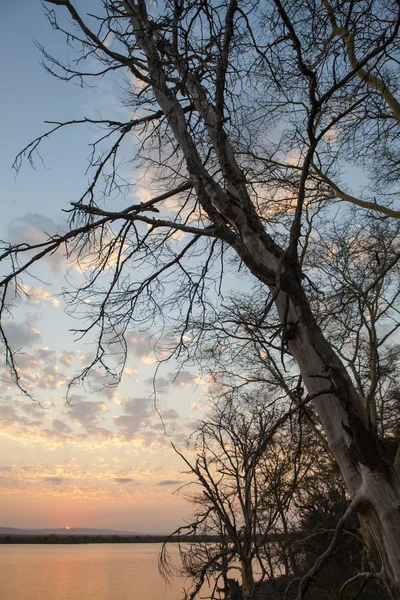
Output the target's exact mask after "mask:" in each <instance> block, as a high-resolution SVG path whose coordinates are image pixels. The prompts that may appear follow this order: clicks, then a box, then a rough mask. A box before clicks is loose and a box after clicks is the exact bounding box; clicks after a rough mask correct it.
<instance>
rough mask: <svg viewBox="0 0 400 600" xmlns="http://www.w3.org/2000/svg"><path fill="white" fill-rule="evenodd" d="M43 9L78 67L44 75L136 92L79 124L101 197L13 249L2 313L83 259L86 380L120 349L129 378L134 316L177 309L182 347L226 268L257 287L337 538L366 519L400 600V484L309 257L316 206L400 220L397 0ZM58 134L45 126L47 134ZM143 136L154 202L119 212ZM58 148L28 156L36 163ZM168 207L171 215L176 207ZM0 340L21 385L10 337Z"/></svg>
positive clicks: (55, 65) (54, 62)
mask: <svg viewBox="0 0 400 600" xmlns="http://www.w3.org/2000/svg"><path fill="white" fill-rule="evenodd" d="M45 6H47V7H48V16H49V19H50V21H51V23H52V25H53V26H54V27H55V28H56V29H57V30H59V31H61V32H64V33H66V34H67V36H68V42H69V44H70V45H72V46H73V47H75V49H76V50H77V51H78V56H79V61H77V62H72V63H71V62H67V63H63V62H62V60H59V59H57V58H54V57H51V56H50V55H49V54H47V53H46V51H45V50H43V52H44V59H45V61H46V62H47V68H48V69H49V70H50V71H51V72H53V73H54V74H55V75H56V76H58V77H61V78H63V79H66V80H69V79H74V78H80V79H81V80H83V81H84V80H85V79H87V78H89V79H90V78H92V77H95V76H99V75H101V76H104V75H107V74H108V73H109V72H111V71H113V72H115V71H118V70H124V71H125V72H126V73H127V74H128V75H129V76H130V77H133V78H134V81H135V82H136V83H135V85H136V88H135V93H134V94H132V95H131V108H132V109H133V110H134V111H135V113H136V114H135V117H134V118H133V119H128V120H127V121H126V122H120V121H117V120H115V119H112V118H111V119H110V118H108V119H97V120H96V119H90V118H88V119H83V120H82V122H83V123H87V122H90V123H91V124H95V125H96V124H97V125H98V126H99V127H100V128H103V131H101V132H100V134H99V139H98V141H97V142H96V143H95V144H94V149H93V154H92V157H91V167H92V168H93V177H92V181H91V184H90V185H89V187H88V189H87V190H86V192H85V193H84V194H83V195H82V197H81V199H80V200H78V201H77V202H76V203H73V205H72V212H71V218H70V228H69V229H68V231H67V232H66V233H62V234H54V235H52V236H50V237H48V238H47V239H45V240H44V241H43V242H41V243H37V244H33V245H27V244H12V243H11V244H5V246H4V250H3V253H2V255H1V260H2V261H4V262H5V264H6V266H7V269H8V270H9V275H7V276H6V277H4V278H3V279H2V281H1V286H2V289H3V296H2V302H1V308H2V309H3V313H4V310H5V309H6V308H7V301H8V298H9V295H8V294H7V292H9V288H10V286H12V285H16V286H17V291H18V283H19V278H20V276H21V275H22V274H23V273H24V272H26V271H27V270H29V269H31V268H33V266H34V264H35V263H36V262H37V261H39V260H41V259H42V258H43V257H44V256H46V255H48V254H51V253H52V252H56V251H60V249H61V250H62V249H63V248H66V252H67V253H68V254H72V253H74V254H75V255H76V256H77V258H78V260H82V259H83V258H84V257H90V261H91V262H90V265H91V268H92V270H91V271H90V272H89V274H88V281H87V283H86V284H85V285H84V286H83V287H82V288H80V289H79V290H74V291H73V293H72V295H71V297H70V300H71V303H72V306H73V305H75V306H80V305H81V303H82V301H83V300H84V299H85V298H86V299H87V298H88V297H90V298H91V299H93V298H94V299H95V301H96V302H95V303H94V304H95V307H94V308H97V312H96V313H95V314H94V317H93V320H92V322H91V324H90V326H88V327H85V328H84V329H82V330H81V331H80V333H82V334H84V333H85V332H87V331H88V330H90V331H94V330H96V331H97V332H98V353H97V355H96V357H95V359H94V363H93V364H92V365H91V366H93V365H94V364H98V363H100V364H102V365H103V367H104V368H105V369H106V370H107V371H110V370H111V367H110V364H109V363H108V362H107V358H106V357H107V351H108V350H110V349H113V348H114V349H115V348H118V347H119V348H120V351H121V364H120V366H123V360H124V359H123V356H124V350H125V346H124V332H125V331H126V328H127V327H128V326H129V324H130V323H132V319H135V318H136V319H139V320H141V321H143V320H150V321H151V320H154V319H155V318H160V319H163V318H164V320H165V319H166V314H167V312H168V311H173V316H177V318H178V320H179V321H180V323H181V327H180V330H179V331H180V335H181V346H182V344H185V343H186V340H185V337H184V335H185V331H186V324H187V322H188V315H190V314H191V313H193V312H197V313H198V312H200V311H202V310H203V309H205V308H206V307H207V304H208V303H209V302H210V296H209V294H208V292H209V291H210V289H211V288H212V287H213V285H215V288H214V289H215V290H216V292H217V293H218V292H219V291H220V292H221V293H223V292H224V287H223V284H222V283H221V285H220V286H219V285H218V277H219V279H220V280H221V277H222V274H223V273H224V268H225V267H223V268H222V269H221V268H220V265H221V264H222V265H224V266H225V265H231V266H230V268H231V269H232V268H233V267H232V261H233V264H234V263H235V262H236V265H237V264H238V263H239V264H240V265H245V267H246V268H247V271H248V272H249V273H250V274H251V275H252V276H253V277H254V278H255V279H257V280H258V281H259V282H260V283H261V284H262V285H263V286H264V290H265V314H266V315H267V313H268V309H269V307H270V306H272V305H273V304H274V305H275V307H276V310H277V314H278V315H279V319H280V323H281V331H280V334H281V336H282V339H283V343H284V344H285V346H287V348H288V349H289V351H290V353H291V355H292V356H293V358H294V360H295V361H296V363H297V365H298V368H299V370H300V372H301V375H302V380H303V382H304V385H305V386H306V388H307V391H308V394H309V396H310V397H312V398H313V404H314V407H315V410H316V411H317V413H318V417H319V419H320V422H321V424H322V427H323V429H324V431H325V434H326V439H327V442H328V444H329V447H330V448H331V450H332V452H333V454H334V455H335V457H336V460H337V461H338V464H339V465H340V469H341V472H342V475H343V477H344V480H345V482H346V485H347V487H348V490H349V493H350V494H351V496H352V502H351V504H350V507H349V509H348V511H347V512H346V517H345V518H344V520H343V521H342V522H341V524H340V527H343V526H344V521H345V519H346V518H348V517H349V516H350V515H351V514H352V513H353V512H354V511H357V512H359V513H360V514H362V515H363V516H364V518H365V519H366V521H367V522H368V527H369V529H370V531H371V534H372V536H373V538H374V540H375V543H376V545H377V548H378V549H379V553H380V556H381V560H382V570H381V574H380V577H381V578H382V579H383V581H384V582H385V585H386V587H387V589H388V591H389V592H390V594H391V596H392V597H393V598H397V597H398V596H399V594H400V560H399V557H400V513H399V509H398V507H399V505H400V488H399V481H398V478H397V475H396V473H395V472H394V470H393V469H392V467H391V465H390V462H388V461H387V459H386V458H385V455H384V452H383V450H382V448H381V446H380V444H379V443H378V439H377V436H376V433H375V429H374V427H373V425H372V424H371V421H370V419H369V415H368V413H367V411H366V409H365V407H364V404H363V401H362V398H361V397H360V394H359V393H358V391H357V389H356V388H355V387H354V384H353V382H352V379H351V377H350V375H349V373H348V372H347V370H346V368H345V366H344V365H343V362H342V361H341V360H340V357H339V356H338V353H337V352H335V350H334V349H333V348H332V346H331V345H330V344H329V342H328V341H327V339H326V337H325V336H324V335H323V333H322V331H321V328H320V327H319V325H318V323H317V321H316V319H315V315H314V314H313V310H312V307H311V305H310V302H309V294H308V293H307V286H306V285H305V277H304V272H303V270H302V263H301V255H302V244H304V236H303V235H302V231H303V230H302V224H303V220H304V219H303V218H304V214H305V212H304V211H305V207H306V206H307V205H308V204H314V203H318V204H320V205H321V206H329V205H330V204H332V203H337V204H338V205H339V209H340V210H341V211H342V212H343V218H344V219H346V218H347V216H346V215H347V213H346V210H345V207H346V206H347V205H348V204H349V203H350V204H351V205H356V206H359V207H361V208H365V209H368V210H370V211H372V212H373V213H374V214H375V215H376V217H377V218H379V217H381V216H384V217H388V218H393V219H397V218H398V217H399V211H398V210H396V209H395V207H393V202H394V201H395V200H396V197H397V196H396V194H397V188H396V186H397V173H398V171H397V164H398V146H397V144H398V142H397V139H398V130H399V119H400V110H399V106H400V105H399V102H398V100H397V98H396V95H397V93H398V89H397V85H398V84H397V81H398V75H399V66H398V65H399V38H398V31H399V26H400V8H399V5H398V2H397V1H396V0H392V1H390V2H386V1H385V2H384V1H383V0H375V1H370V2H364V1H361V2H357V3H354V2H349V3H348V2H338V3H335V4H331V3H330V2H329V1H328V0H322V2H321V3H320V4H319V3H308V2H306V1H304V0H297V1H296V2H283V1H282V0H270V1H268V2H262V3H258V2H251V1H244V2H239V1H238V0H230V1H227V0H226V1H225V0H223V1H222V2H221V3H220V4H218V6H217V5H215V4H214V3H212V2H209V1H208V0H199V1H196V0H193V1H185V2H181V1H180V0H165V2H163V3H162V4H160V5H159V6H157V7H156V6H154V5H153V4H151V3H146V2H145V0H126V1H124V2H120V1H114V0H106V1H105V2H104V3H103V7H102V9H101V10H100V9H99V12H98V14H97V15H96V17H93V16H86V17H82V15H80V14H79V12H78V11H77V9H76V8H75V7H74V5H73V4H72V3H71V2H70V1H69V0H47V2H45ZM55 6H57V8H55ZM60 11H66V12H67V13H68V15H69V17H70V18H72V21H73V27H71V25H70V24H69V23H68V22H67V20H65V19H64V18H63V17H60V16H59V15H60ZM108 36H112V38H113V40H112V43H111V44H110V43H109V41H110V38H109V37H108ZM85 64H86V68H85V67H84V65H85ZM93 64H95V65H96V66H95V67H93ZM65 124H67V123H56V124H53V130H52V131H56V130H58V129H60V128H61V127H63V126H64V125H65ZM69 124H70V125H71V126H74V125H75V124H77V123H76V122H74V121H70V122H69ZM134 132H135V133H136V134H137V135H140V139H141V144H140V149H139V150H138V152H137V155H136V156H134V157H131V158H133V159H134V160H136V164H141V165H142V166H143V165H144V166H146V167H147V169H148V172H149V173H150V171H151V175H152V176H153V178H154V181H155V182H156V183H155V185H154V189H155V192H156V191H158V192H159V193H157V195H155V197H154V198H153V199H152V200H149V201H147V202H145V203H143V204H141V203H137V204H134V205H131V206H128V207H122V208H121V205H120V204H119V203H118V202H114V203H113V198H114V193H115V191H116V190H118V189H121V187H122V188H123V186H124V182H123V181H122V180H121V179H120V178H119V175H118V173H117V170H116V167H117V164H118V156H119V155H120V154H119V153H120V151H121V148H122V147H123V145H124V140H126V139H127V137H128V136H129V135H130V134H132V133H134ZM49 133H50V132H47V133H46V134H45V136H43V137H42V138H39V139H37V140H35V141H34V142H32V143H31V144H30V145H29V146H27V148H26V149H25V150H24V151H23V153H22V154H21V156H23V155H26V156H27V157H28V158H29V159H31V160H33V158H34V155H35V152H36V151H37V150H38V147H39V146H40V144H41V142H42V140H43V139H44V137H47V136H48V135H49ZM107 144H108V145H107ZM20 158H21V157H19V159H17V163H16V166H17V167H18V166H19V162H20ZM346 161H350V162H351V163H352V164H356V165H359V166H360V167H361V168H364V169H365V172H366V173H368V176H366V179H365V186H364V189H363V190H362V193H360V194H359V195H358V196H357V194H356V193H355V192H352V193H350V191H347V189H348V188H347V186H346V180H345V179H343V178H342V179H340V173H341V171H342V170H343V166H344V164H345V163H346ZM101 183H104V184H105V186H104V187H103V195H102V196H101V195H100V196H99V187H100V186H101ZM157 188H158V190H157ZM170 198H175V200H176V202H175V204H173V203H172V202H169V203H168V204H167V205H166V203H165V200H166V199H170ZM376 198H379V201H376ZM101 200H104V203H102V202H101ZM171 204H172V207H171ZM155 212H158V213H159V214H156V215H155V214H154V213H155ZM161 213H162V214H161ZM177 233H179V234H180V235H183V236H184V239H183V241H182V242H180V241H179V240H177V239H176V235H174V234H177ZM397 260H398V255H397V256H396V258H395V262H396V261H397ZM7 261H8V262H7ZM106 270H107V272H108V273H109V274H110V277H109V279H108V281H107V283H108V285H107V287H104V286H103V279H102V275H103V274H104V272H105V271H106ZM140 274H144V275H143V278H140ZM215 275H216V276H217V283H216V284H214V283H213V279H214V276H215ZM168 282H169V283H168ZM172 284H173V285H172ZM207 295H208V298H207ZM161 297H163V298H164V302H163V303H162V305H161V304H160V298H161ZM96 304H97V306H96ZM179 311H180V316H179V315H177V312H179ZM1 334H2V335H3V340H4V343H5V348H6V354H7V360H8V362H9V364H10V366H11V370H12V372H13V374H14V377H15V378H17V379H18V369H17V364H16V360H15V356H14V355H13V352H12V349H11V348H10V346H9V345H8V343H7V336H6V330H5V325H4V322H3V325H2V328H1ZM181 346H180V347H181ZM178 351H179V346H178ZM85 374H86V372H85V373H84V374H83V376H84V375H85ZM327 390H330V391H329V392H328V391H327ZM302 594H303V592H302V590H300V592H299V598H301V597H302Z"/></svg>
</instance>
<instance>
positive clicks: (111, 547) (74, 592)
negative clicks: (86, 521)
mask: <svg viewBox="0 0 400 600" xmlns="http://www.w3.org/2000/svg"><path fill="white" fill-rule="evenodd" d="M169 549H170V550H169V552H170V555H171V556H172V557H173V559H174V563H175V564H179V559H178V550H177V547H176V546H174V545H169ZM159 550H160V546H159V545H158V544H73V545H62V544H43V545H42V544H40V545H39V544H0V598H1V600H180V599H181V598H182V597H183V593H182V588H183V587H184V585H185V580H184V579H174V581H173V583H172V586H166V585H165V582H164V580H163V579H162V577H161V576H160V575H159V573H158V570H157V558H158V553H159Z"/></svg>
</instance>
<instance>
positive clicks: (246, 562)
mask: <svg viewBox="0 0 400 600" xmlns="http://www.w3.org/2000/svg"><path fill="white" fill-rule="evenodd" d="M240 571H241V575H242V595H243V600H250V599H251V598H252V595H253V591H254V578H253V565H252V561H251V558H245V559H242V560H241V561H240Z"/></svg>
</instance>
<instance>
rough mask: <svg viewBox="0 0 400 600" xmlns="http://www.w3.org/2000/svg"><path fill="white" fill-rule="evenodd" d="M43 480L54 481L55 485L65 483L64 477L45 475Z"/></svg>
mask: <svg viewBox="0 0 400 600" xmlns="http://www.w3.org/2000/svg"><path fill="white" fill-rule="evenodd" d="M43 481H47V482H48V483H53V484H54V485H60V484H61V483H63V481H65V480H64V478H63V477H43Z"/></svg>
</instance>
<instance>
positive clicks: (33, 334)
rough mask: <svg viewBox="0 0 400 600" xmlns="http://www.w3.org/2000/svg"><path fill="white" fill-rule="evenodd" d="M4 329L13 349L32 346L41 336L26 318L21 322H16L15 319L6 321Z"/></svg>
mask: <svg viewBox="0 0 400 600" xmlns="http://www.w3.org/2000/svg"><path fill="white" fill-rule="evenodd" d="M5 331H6V335H7V338H8V341H9V342H10V344H11V347H12V348H14V349H18V348H23V347H26V346H32V345H33V344H34V343H35V342H38V341H39V340H40V337H41V336H40V331H39V330H38V329H37V327H36V326H35V325H34V324H33V323H32V322H31V321H30V320H28V319H27V320H25V321H22V322H21V323H16V322H15V321H10V322H8V323H6V324H5Z"/></svg>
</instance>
